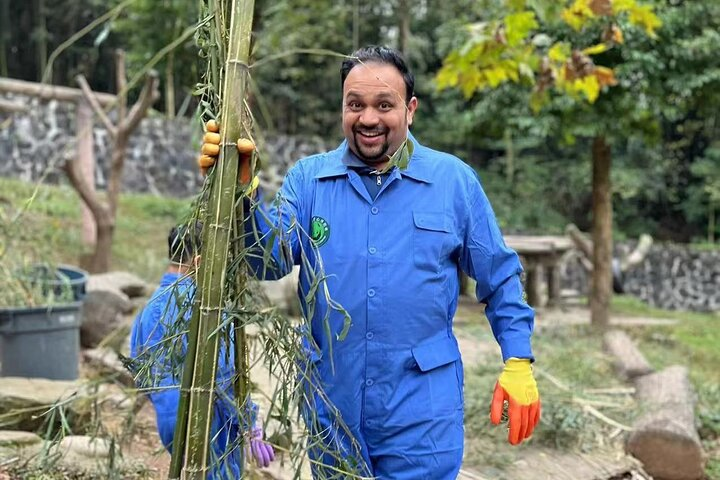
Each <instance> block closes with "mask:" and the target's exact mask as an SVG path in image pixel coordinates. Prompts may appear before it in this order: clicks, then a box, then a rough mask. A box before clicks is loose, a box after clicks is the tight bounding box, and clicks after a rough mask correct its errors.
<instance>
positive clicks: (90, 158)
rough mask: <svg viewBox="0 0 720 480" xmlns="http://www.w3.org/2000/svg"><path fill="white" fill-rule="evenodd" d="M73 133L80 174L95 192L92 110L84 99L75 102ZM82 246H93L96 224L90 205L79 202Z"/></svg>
mask: <svg viewBox="0 0 720 480" xmlns="http://www.w3.org/2000/svg"><path fill="white" fill-rule="evenodd" d="M75 132H76V133H75V134H76V139H77V152H76V154H77V158H78V162H79V164H80V174H81V175H82V177H83V179H84V181H85V182H86V184H87V186H88V189H89V190H90V191H91V192H93V194H94V192H95V152H94V150H93V110H92V107H91V106H90V103H89V102H88V101H87V100H86V99H80V100H78V102H77V103H76V112H75ZM81 203H82V205H81V207H80V208H81V209H82V232H81V239H82V243H83V246H85V247H88V248H91V249H92V248H95V243H96V242H95V241H96V235H97V224H96V223H95V217H94V216H93V214H92V211H90V207H88V206H87V204H86V203H85V202H81Z"/></svg>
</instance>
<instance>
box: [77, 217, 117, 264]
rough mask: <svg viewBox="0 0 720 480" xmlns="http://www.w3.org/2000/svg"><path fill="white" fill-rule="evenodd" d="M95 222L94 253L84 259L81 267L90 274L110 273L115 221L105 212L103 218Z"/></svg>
mask: <svg viewBox="0 0 720 480" xmlns="http://www.w3.org/2000/svg"><path fill="white" fill-rule="evenodd" d="M95 220H96V221H97V237H96V243H95V251H94V252H93V253H92V254H91V255H90V256H89V257H86V259H85V261H84V262H83V263H84V265H83V267H84V268H85V269H86V270H87V271H88V272H90V273H104V272H108V271H110V258H111V254H112V242H113V233H114V232H115V219H114V218H113V217H112V216H111V215H110V213H109V212H107V213H106V214H104V215H103V218H96V219H95Z"/></svg>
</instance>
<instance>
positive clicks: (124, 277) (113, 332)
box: [80, 272, 150, 348]
mask: <svg viewBox="0 0 720 480" xmlns="http://www.w3.org/2000/svg"><path fill="white" fill-rule="evenodd" d="M86 290H87V293H86V295H85V299H84V302H83V308H82V325H81V327H80V345H82V347H83V348H95V347H97V346H98V345H100V344H110V345H112V344H113V343H118V342H119V341H121V339H122V338H124V334H125V333H127V332H126V331H127V330H128V329H129V325H130V324H131V323H132V314H133V312H134V311H135V308H136V302H134V301H133V299H137V298H142V297H144V296H145V295H147V294H148V293H149V292H150V287H149V285H148V284H147V283H145V281H143V280H141V279H140V278H138V277H137V276H136V275H133V274H131V273H128V272H109V273H101V274H98V275H91V276H90V278H89V279H88V283H87V287H86ZM115 337H117V338H116V340H117V341H115V342H113V338H115ZM118 339H119V340H118Z"/></svg>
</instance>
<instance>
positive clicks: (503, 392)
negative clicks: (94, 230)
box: [199, 47, 540, 480]
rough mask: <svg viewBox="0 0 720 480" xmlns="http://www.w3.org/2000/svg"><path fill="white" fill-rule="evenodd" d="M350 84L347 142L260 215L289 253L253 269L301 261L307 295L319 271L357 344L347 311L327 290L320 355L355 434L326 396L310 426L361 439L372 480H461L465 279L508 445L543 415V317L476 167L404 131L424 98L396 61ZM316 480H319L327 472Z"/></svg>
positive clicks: (307, 168) (330, 389) (367, 61)
mask: <svg viewBox="0 0 720 480" xmlns="http://www.w3.org/2000/svg"><path fill="white" fill-rule="evenodd" d="M341 79H342V84H343V119H342V122H343V132H344V134H345V141H344V142H343V143H342V144H341V145H340V146H339V147H338V148H337V149H335V150H333V151H331V152H328V153H323V154H319V155H315V156H311V157H308V158H304V159H302V160H300V161H299V162H298V163H297V164H296V165H295V166H294V167H293V168H292V169H291V170H290V171H289V172H288V174H287V176H286V178H285V181H284V183H283V186H282V188H281V190H280V192H279V193H278V197H277V199H276V201H275V202H273V204H272V206H271V207H261V208H258V209H256V210H255V213H254V214H253V220H254V228H255V229H256V230H257V231H259V233H260V238H261V242H264V241H266V240H267V239H270V238H273V239H275V238H276V236H274V235H270V234H269V232H270V231H271V230H273V229H274V230H275V231H276V232H284V238H283V248H282V249H281V248H279V245H274V253H275V254H274V262H273V264H274V266H275V269H273V268H272V266H270V265H261V264H259V263H258V262H259V261H260V260H262V255H258V256H257V258H256V259H255V260H256V262H255V263H254V264H253V265H252V266H253V267H254V268H255V271H256V273H257V274H258V276H261V277H266V278H270V277H273V276H282V275H283V274H286V273H287V272H288V271H289V269H290V268H291V267H292V264H296V265H301V273H300V292H301V294H302V295H301V298H302V297H303V296H304V294H305V293H307V292H308V291H309V289H310V281H309V280H308V279H309V278H311V275H310V272H312V273H318V272H320V271H322V272H323V273H324V275H325V277H324V278H326V280H325V282H326V286H327V292H328V293H329V296H330V297H331V298H332V300H333V301H334V302H337V303H338V304H340V305H342V307H343V308H344V309H345V310H346V311H347V312H348V313H349V314H350V316H351V318H352V324H351V327H350V329H349V332H348V334H347V337H346V338H345V339H344V340H343V341H337V340H336V336H337V335H338V334H339V333H340V332H341V331H342V328H343V322H344V315H343V314H342V312H341V311H340V310H338V309H336V308H333V305H332V304H330V302H329V301H328V299H327V297H326V296H325V295H324V292H322V290H323V289H322V288H321V289H318V291H319V292H320V293H317V294H316V296H315V299H316V305H315V307H314V309H313V315H312V318H311V319H310V329H311V332H312V340H313V342H311V343H314V344H315V345H314V350H315V351H314V352H312V353H313V355H312V356H311V357H312V359H313V360H314V361H315V363H316V367H317V371H318V372H319V378H320V383H321V386H322V388H323V389H324V391H325V393H326V394H327V397H328V398H329V399H330V400H331V402H332V403H333V404H334V406H335V407H336V408H337V410H338V411H339V413H340V415H341V417H342V421H343V422H344V424H345V425H346V426H347V428H348V430H349V431H345V430H343V431H338V430H336V429H335V426H336V423H335V422H334V421H333V419H332V418H331V417H332V415H331V414H330V413H329V412H328V409H327V408H323V406H322V402H320V401H316V402H315V403H314V406H316V407H317V408H316V411H315V412H314V414H315V415H316V417H317V418H316V419H315V420H314V421H313V422H308V423H309V427H310V429H311V430H313V431H316V432H323V434H324V438H326V439H328V440H327V442H328V443H332V444H333V445H331V446H335V447H337V445H339V448H340V449H341V450H343V449H345V450H347V451H348V452H349V451H352V450H353V448H352V447H351V442H353V441H354V443H353V445H358V446H359V449H360V451H361V454H362V460H364V463H365V464H366V466H367V470H369V474H370V475H372V476H374V477H376V478H379V479H383V480H386V479H403V480H404V479H407V480H411V479H412V480H420V479H427V480H454V479H455V478H457V475H458V471H459V469H460V465H461V462H462V455H463V430H464V427H463V365H462V361H461V358H460V351H459V349H458V343H457V340H456V339H455V336H454V335H453V330H452V320H453V316H454V314H455V311H456V308H457V299H458V292H459V286H458V269H462V270H463V271H464V272H466V273H467V274H468V275H469V276H471V277H472V278H473V279H475V280H476V282H477V288H476V295H477V298H478V301H480V302H482V303H484V304H485V305H486V309H485V313H486V315H487V318H488V320H489V321H490V325H491V327H492V331H493V334H494V335H495V338H496V339H497V341H498V343H499V345H500V348H501V351H502V358H503V361H504V362H505V368H504V370H503V372H502V374H501V375H500V378H499V379H498V382H497V384H496V386H495V391H494V394H493V399H492V402H491V415H490V416H491V421H492V422H493V423H495V424H497V423H499V422H500V419H501V414H502V411H503V406H504V404H505V405H506V406H507V408H508V411H507V414H508V419H509V436H508V439H509V441H510V443H512V444H518V443H520V442H522V441H523V440H524V439H526V438H528V437H529V436H530V435H531V434H532V431H533V429H534V428H535V425H536V424H537V422H538V420H539V416H540V399H539V394H538V391H537V386H536V383H535V380H534V378H533V375H532V370H531V366H530V364H531V362H532V361H533V360H534V358H533V354H532V350H531V345H530V337H531V334H532V330H533V319H534V312H533V310H532V309H531V308H530V307H529V306H528V305H527V304H526V303H525V302H524V301H523V298H522V285H521V282H520V276H519V275H520V273H521V271H522V268H521V265H520V262H519V259H518V256H517V254H516V253H515V252H514V251H512V250H510V249H509V248H508V247H507V246H506V245H505V243H504V241H503V238H502V235H501V233H500V230H499V228H498V225H497V222H496V219H495V215H494V213H493V211H492V208H491V206H490V202H489V201H488V198H487V197H486V195H485V193H484V191H483V189H482V187H481V185H480V181H479V179H478V177H477V175H476V173H475V172H474V171H473V170H472V169H471V168H470V167H469V166H468V165H466V164H465V163H463V162H462V161H461V160H459V159H458V158H456V157H454V156H452V155H449V154H446V153H442V152H438V151H435V150H431V149H429V148H427V147H424V146H422V145H421V144H420V143H419V142H418V141H417V140H416V139H415V138H414V137H413V136H412V135H411V134H410V133H409V127H410V125H411V124H412V120H413V116H414V114H415V111H416V108H417V106H418V100H417V98H416V97H415V96H414V95H413V93H414V79H413V76H412V74H411V73H410V72H409V71H408V68H407V66H406V64H405V62H404V60H403V59H402V57H401V56H400V55H399V54H398V52H396V51H394V50H392V49H389V48H385V47H366V48H363V49H360V50H358V51H357V52H355V53H354V54H353V55H352V56H351V57H348V59H346V60H345V61H344V62H343V64H342V68H341ZM406 139H409V140H410V141H411V142H412V144H413V145H414V152H413V153H412V155H411V157H410V161H409V164H408V166H407V168H404V169H401V168H397V167H392V168H390V169H386V168H385V167H386V166H387V165H388V162H389V157H390V156H391V155H392V154H393V153H395V152H396V151H398V149H400V148H403V144H404V142H405V141H406ZM204 141H205V143H204V145H203V152H202V153H203V155H202V156H201V157H200V159H199V164H200V166H201V168H207V167H209V166H212V165H213V164H214V161H215V158H214V156H215V155H216V154H217V152H218V150H219V149H218V146H217V143H218V142H219V135H217V134H213V133H208V134H206V138H205V140H204ZM241 161H247V159H244V160H243V159H242V156H241ZM248 223H250V222H248ZM281 251H287V252H289V253H288V254H287V255H280V253H279V252H281ZM303 256H304V257H305V258H306V260H305V261H303V260H302V257H303ZM327 315H329V317H328V316H327ZM328 319H329V320H328ZM325 321H329V323H330V332H329V333H330V335H328V332H327V330H326V328H325V325H324V322H325ZM331 357H332V358H331ZM310 453H311V455H312V456H314V457H316V459H317V460H320V461H325V462H328V461H332V460H331V459H330V457H328V456H322V455H320V454H318V453H317V452H316V451H314V450H313V449H311V451H310ZM314 473H315V476H316V477H317V478H325V477H329V476H331V474H332V471H331V469H328V470H323V469H316V470H315V472H314ZM333 478H335V477H333Z"/></svg>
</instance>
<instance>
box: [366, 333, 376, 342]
mask: <svg viewBox="0 0 720 480" xmlns="http://www.w3.org/2000/svg"><path fill="white" fill-rule="evenodd" d="M374 336H375V334H374V333H373V332H367V333H366V334H365V338H367V339H368V340H372V338H373V337H374Z"/></svg>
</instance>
